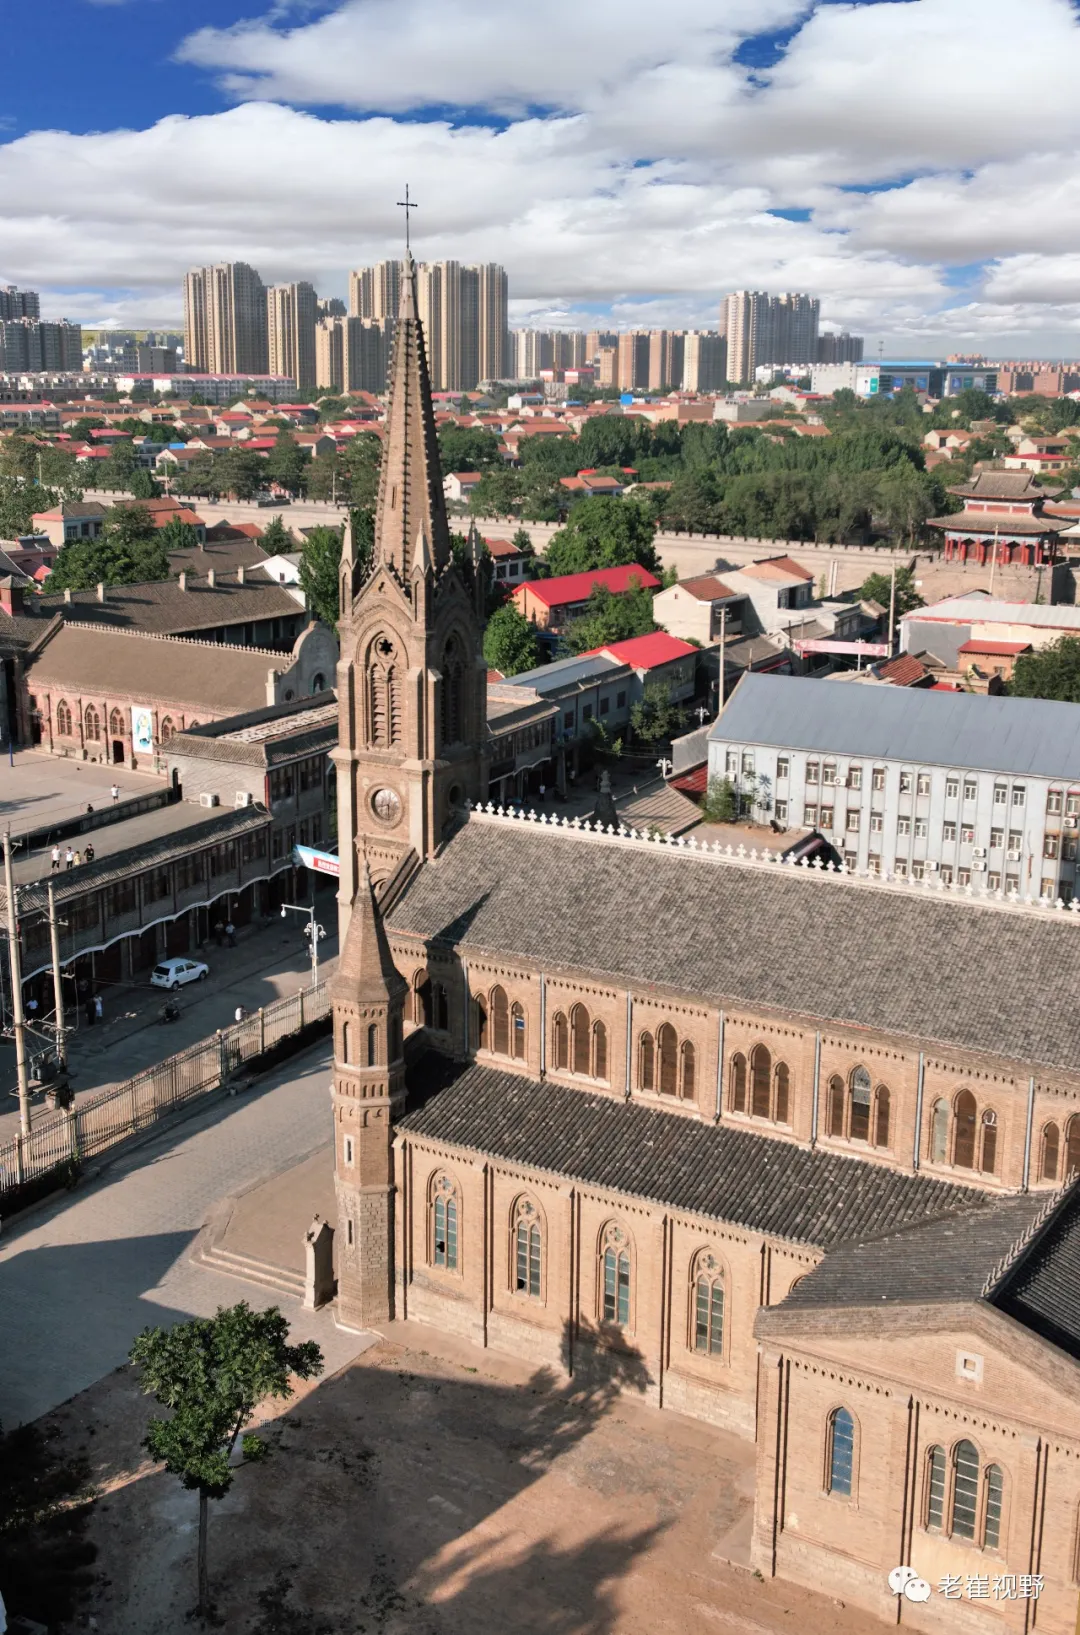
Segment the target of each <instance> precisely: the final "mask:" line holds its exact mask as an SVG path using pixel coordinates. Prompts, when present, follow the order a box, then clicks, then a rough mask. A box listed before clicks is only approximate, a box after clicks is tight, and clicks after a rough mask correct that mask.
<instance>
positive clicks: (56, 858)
mask: <svg viewBox="0 0 1080 1635" xmlns="http://www.w3.org/2000/svg"><path fill="white" fill-rule="evenodd" d="M52 866H53V868H54V869H58V868H59V867H60V848H59V846H54V847H53V849H52Z"/></svg>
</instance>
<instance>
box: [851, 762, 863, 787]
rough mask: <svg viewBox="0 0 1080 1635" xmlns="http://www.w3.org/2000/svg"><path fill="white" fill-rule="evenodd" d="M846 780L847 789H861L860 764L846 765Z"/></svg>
mask: <svg viewBox="0 0 1080 1635" xmlns="http://www.w3.org/2000/svg"><path fill="white" fill-rule="evenodd" d="M847 781H848V788H849V789H861V788H862V767H861V766H849V767H848V776H847Z"/></svg>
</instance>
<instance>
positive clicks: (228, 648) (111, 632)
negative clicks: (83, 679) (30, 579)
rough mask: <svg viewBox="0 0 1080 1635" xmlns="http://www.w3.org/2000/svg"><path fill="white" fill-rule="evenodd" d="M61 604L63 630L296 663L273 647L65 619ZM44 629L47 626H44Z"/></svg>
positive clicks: (59, 616)
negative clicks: (208, 639) (258, 656)
mask: <svg viewBox="0 0 1080 1635" xmlns="http://www.w3.org/2000/svg"><path fill="white" fill-rule="evenodd" d="M64 605H65V604H61V606H60V607H58V608H57V609H56V610H55V612H54V614H53V618H54V619H59V620H60V622H61V624H62V625H63V628H64V629H65V630H92V631H93V632H94V634H95V635H97V636H127V637H132V638H134V639H135V640H136V641H143V642H171V643H172V645H173V646H174V647H213V648H214V649H215V650H216V651H218V652H221V651H225V652H229V653H261V654H262V655H263V656H264V657H265V658H271V659H285V658H287V659H288V663H287V664H286V665H285V669H287V670H289V669H291V668H292V666H293V665H294V664H295V663H296V655H295V654H294V653H280V652H279V651H278V650H277V648H274V647H249V646H248V645H247V644H246V643H244V644H243V645H241V643H240V642H211V641H203V640H202V639H201V638H200V637H199V636H173V635H171V634H170V633H169V631H167V630H125V629H124V627H123V626H122V625H109V624H98V623H97V621H96V620H95V619H65V618H64V615H63V606H64ZM45 628H46V629H47V628H48V626H46V627H45Z"/></svg>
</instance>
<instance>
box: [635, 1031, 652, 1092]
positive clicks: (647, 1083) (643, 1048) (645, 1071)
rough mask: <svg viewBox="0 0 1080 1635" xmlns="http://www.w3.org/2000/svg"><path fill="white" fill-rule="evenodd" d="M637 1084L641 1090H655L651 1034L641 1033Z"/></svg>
mask: <svg viewBox="0 0 1080 1635" xmlns="http://www.w3.org/2000/svg"><path fill="white" fill-rule="evenodd" d="M638 1084H639V1085H640V1087H641V1089H642V1090H655V1089H656V1046H655V1045H654V1044H653V1036H652V1034H651V1033H643V1034H642V1035H641V1039H640V1041H639V1043H638Z"/></svg>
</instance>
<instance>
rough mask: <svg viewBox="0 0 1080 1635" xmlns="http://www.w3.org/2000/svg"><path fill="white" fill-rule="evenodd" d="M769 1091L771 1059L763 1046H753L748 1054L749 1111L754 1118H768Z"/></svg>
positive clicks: (770, 1087) (769, 1109) (770, 1084)
mask: <svg viewBox="0 0 1080 1635" xmlns="http://www.w3.org/2000/svg"><path fill="white" fill-rule="evenodd" d="M771 1089H772V1057H771V1056H770V1055H769V1052H768V1051H767V1050H766V1049H765V1046H764V1045H755V1046H754V1048H753V1050H752V1051H751V1052H750V1111H751V1112H752V1113H753V1115H754V1117H755V1118H768V1116H769V1113H770V1112H771V1110H772V1109H771V1107H770V1104H769V1103H770V1091H771Z"/></svg>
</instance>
